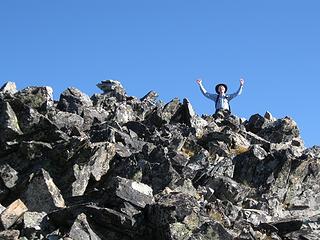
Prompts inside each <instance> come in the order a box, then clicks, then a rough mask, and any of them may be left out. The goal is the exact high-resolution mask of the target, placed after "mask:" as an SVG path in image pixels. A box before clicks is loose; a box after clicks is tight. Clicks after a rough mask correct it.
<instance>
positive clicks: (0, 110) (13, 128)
mask: <svg viewBox="0 0 320 240" xmlns="http://www.w3.org/2000/svg"><path fill="white" fill-rule="evenodd" d="M19 135H22V131H21V129H20V126H19V123H18V119H17V116H16V114H15V112H14V111H13V109H12V108H11V106H10V104H9V103H8V102H3V101H0V141H3V142H4V141H8V140H12V139H14V138H16V137H18V136H19Z"/></svg>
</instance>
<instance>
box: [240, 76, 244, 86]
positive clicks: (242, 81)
mask: <svg viewBox="0 0 320 240" xmlns="http://www.w3.org/2000/svg"><path fill="white" fill-rule="evenodd" d="M243 84H244V79H243V78H240V86H243Z"/></svg>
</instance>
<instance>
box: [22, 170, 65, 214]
mask: <svg viewBox="0 0 320 240" xmlns="http://www.w3.org/2000/svg"><path fill="white" fill-rule="evenodd" d="M24 199H25V203H26V206H27V207H28V209H29V210H30V211H32V212H46V213H48V212H51V211H53V210H55V209H58V208H64V207H65V202H64V199H63V197H62V195H61V194H60V190H59V189H58V188H57V186H56V185H55V184H54V182H53V180H52V178H51V177H50V175H49V173H48V172H47V171H45V170H44V169H41V170H40V171H39V173H37V174H36V175H34V176H32V177H31V181H30V183H29V185H28V187H27V189H26V191H25V193H24Z"/></svg>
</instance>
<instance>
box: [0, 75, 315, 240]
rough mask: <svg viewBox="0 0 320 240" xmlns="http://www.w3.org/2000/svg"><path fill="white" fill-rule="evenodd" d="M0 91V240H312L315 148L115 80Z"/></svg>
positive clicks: (269, 120)
mask: <svg viewBox="0 0 320 240" xmlns="http://www.w3.org/2000/svg"><path fill="white" fill-rule="evenodd" d="M97 86H98V87H99V88H100V89H102V90H103V93H102V94H95V95H93V96H92V97H89V96H87V95H86V94H84V93H82V92H81V91H80V90H78V89H76V88H68V89H67V90H65V91H64V92H63V93H62V94H61V96H60V99H59V101H54V100H53V98H52V89H51V88H50V87H28V88H26V89H23V90H20V91H18V90H17V89H16V86H15V84H14V83H7V84H5V85H4V86H3V87H2V88H1V90H0V203H1V205H0V225H1V226H0V227H1V230H0V239H49V240H55V239H57V240H58V239H66V240H67V239H74V240H80V239H95V240H98V239H113V240H149V239H154V240H166V239H168V240H169V239H172V240H173V239H174V240H200V239H201V240H206V239H208V240H209V239H217V240H229V239H230V240H231V239H241V240H251V239H252V240H254V239H265V240H268V239H274V240H280V239H291V240H298V239H307V240H315V239H320V225H319V224H320V188H319V180H320V147H313V148H309V149H306V148H305V147H304V145H303V141H302V140H301V138H300V135H299V130H298V127H297V124H296V123H295V122H294V120H293V119H291V118H289V117H285V118H283V119H275V118H274V117H272V115H271V114H270V113H267V114H266V115H265V116H261V115H259V114H256V115H253V116H252V117H250V119H249V120H244V119H240V118H238V117H236V116H233V115H231V116H224V115H223V114H222V115H213V116H202V117H199V116H198V115H197V114H196V113H195V112H194V110H193V109H192V106H191V103H190V102H189V101H188V100H187V99H184V100H183V101H182V102H180V101H179V99H173V100H172V101H170V102H169V103H167V104H163V103H161V102H160V101H158V100H157V97H158V94H157V93H155V92H153V91H151V92H149V93H148V94H147V95H146V96H144V97H142V98H141V99H138V98H136V97H132V96H127V95H126V92H125V90H124V88H123V87H122V85H121V84H120V83H119V82H118V81H113V80H106V81H103V82H101V83H100V84H98V85H97Z"/></svg>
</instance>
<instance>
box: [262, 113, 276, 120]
mask: <svg viewBox="0 0 320 240" xmlns="http://www.w3.org/2000/svg"><path fill="white" fill-rule="evenodd" d="M264 118H266V119H268V120H270V121H276V120H277V119H276V118H274V117H273V116H272V114H271V113H270V112H268V111H266V113H265V114H264Z"/></svg>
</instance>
